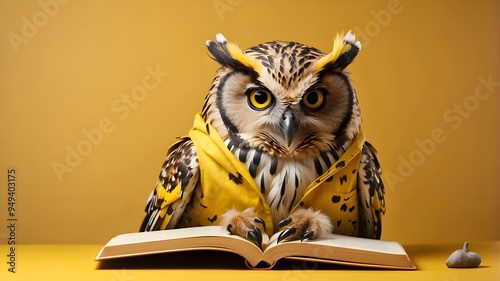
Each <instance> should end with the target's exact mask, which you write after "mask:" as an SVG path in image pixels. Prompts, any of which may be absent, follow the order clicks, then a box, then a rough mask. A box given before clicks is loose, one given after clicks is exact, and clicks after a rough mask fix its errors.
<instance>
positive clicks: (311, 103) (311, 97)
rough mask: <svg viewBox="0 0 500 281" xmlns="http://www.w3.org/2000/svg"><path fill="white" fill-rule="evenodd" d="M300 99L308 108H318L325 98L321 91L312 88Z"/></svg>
mask: <svg viewBox="0 0 500 281" xmlns="http://www.w3.org/2000/svg"><path fill="white" fill-rule="evenodd" d="M302 101H303V103H304V105H305V106H307V107H309V108H310V109H320V108H321V106H323V104H324V101H325V99H324V94H323V92H322V91H320V90H312V91H309V92H307V93H306V94H305V95H304V97H303V98H302Z"/></svg>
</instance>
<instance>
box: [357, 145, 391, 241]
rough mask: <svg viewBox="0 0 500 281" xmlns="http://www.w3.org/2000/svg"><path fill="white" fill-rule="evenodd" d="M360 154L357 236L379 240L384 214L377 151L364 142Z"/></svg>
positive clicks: (382, 186) (380, 172)
mask: <svg viewBox="0 0 500 281" xmlns="http://www.w3.org/2000/svg"><path fill="white" fill-rule="evenodd" d="M361 153H362V154H361V161H360V167H359V174H358V198H359V207H360V210H359V212H360V221H359V236H360V237H366V238H373V239H380V235H381V233H382V221H381V219H382V214H383V213H385V199H384V194H385V187H384V183H383V182H382V179H381V174H382V169H381V168H380V164H379V161H378V159H377V151H376V150H375V148H374V147H373V146H372V145H371V144H370V143H368V142H365V144H364V146H363V150H362V152H361Z"/></svg>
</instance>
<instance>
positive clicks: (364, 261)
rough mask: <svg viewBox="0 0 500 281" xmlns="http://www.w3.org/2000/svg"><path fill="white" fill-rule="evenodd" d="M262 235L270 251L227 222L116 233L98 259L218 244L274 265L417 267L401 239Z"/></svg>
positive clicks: (252, 263)
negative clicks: (304, 262)
mask: <svg viewBox="0 0 500 281" xmlns="http://www.w3.org/2000/svg"><path fill="white" fill-rule="evenodd" d="M262 235H263V243H262V247H263V249H264V251H262V250H261V249H259V247H257V246H256V245H255V244H253V243H252V242H250V241H248V240H246V239H243V238H241V237H239V236H237V235H230V234H229V233H228V232H227V231H226V230H224V229H223V228H222V227H221V226H200V227H191V228H180V229H170V230H164V231H152V232H136V233H128V234H121V235H118V236H116V237H114V238H112V239H111V240H110V241H109V242H108V243H107V244H106V245H105V246H104V247H103V248H102V249H101V251H100V252H99V254H98V255H97V256H96V258H95V260H96V261H102V260H110V259H116V258H124V257H135V256H143V255H152V254H160V253H172V252H183V251H195V250H215V251H226V252H232V253H236V254H238V255H240V256H242V257H243V258H244V259H245V260H246V261H247V265H248V266H249V267H250V268H254V267H257V266H258V265H259V266H260V265H262V264H263V263H264V264H265V265H268V268H271V267H272V266H273V265H274V264H275V263H276V262H277V261H278V260H280V259H282V258H287V259H296V260H307V261H312V262H322V263H333V264H346V265H355V266H364V267H377V268H392V269H415V268H416V267H415V266H414V265H413V264H412V262H411V261H410V258H409V257H408V255H407V254H406V252H405V250H404V249H403V247H402V246H401V245H400V244H399V243H397V242H390V241H380V240H372V239H365V238H357V237H350V236H342V235H335V234H332V235H331V237H330V238H328V239H316V240H304V241H303V242H300V241H286V242H285V241H283V242H281V243H279V244H277V239H278V235H279V233H277V234H275V235H273V236H272V237H270V238H269V237H268V236H267V235H266V234H265V233H263V234H262Z"/></svg>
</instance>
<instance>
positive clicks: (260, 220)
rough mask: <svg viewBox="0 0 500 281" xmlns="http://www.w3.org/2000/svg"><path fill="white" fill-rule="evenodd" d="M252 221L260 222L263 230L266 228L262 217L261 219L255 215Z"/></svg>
mask: <svg viewBox="0 0 500 281" xmlns="http://www.w3.org/2000/svg"><path fill="white" fill-rule="evenodd" d="M253 221H254V222H256V223H260V224H261V225H262V228H263V229H264V230H265V229H266V222H265V221H264V220H263V219H261V218H259V217H255V218H254V219H253ZM259 231H260V230H259Z"/></svg>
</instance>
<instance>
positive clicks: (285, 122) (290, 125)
mask: <svg viewBox="0 0 500 281" xmlns="http://www.w3.org/2000/svg"><path fill="white" fill-rule="evenodd" d="M294 127H295V125H294V122H293V115H292V112H291V111H290V110H288V109H287V110H286V111H285V113H284V114H283V116H282V117H281V130H283V135H284V136H285V141H286V144H287V145H288V147H290V145H291V144H292V139H293V132H294Z"/></svg>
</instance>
